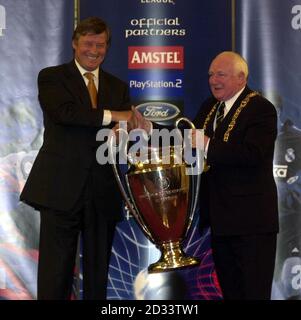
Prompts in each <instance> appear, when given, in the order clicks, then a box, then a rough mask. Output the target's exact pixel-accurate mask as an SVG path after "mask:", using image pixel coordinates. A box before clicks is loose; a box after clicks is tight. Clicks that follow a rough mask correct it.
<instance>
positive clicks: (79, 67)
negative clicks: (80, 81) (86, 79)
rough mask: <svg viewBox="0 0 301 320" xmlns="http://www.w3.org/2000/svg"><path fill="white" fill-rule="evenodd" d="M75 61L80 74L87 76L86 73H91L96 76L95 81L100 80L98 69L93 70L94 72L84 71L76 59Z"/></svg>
mask: <svg viewBox="0 0 301 320" xmlns="http://www.w3.org/2000/svg"><path fill="white" fill-rule="evenodd" d="M74 61H75V64H76V66H77V68H78V70H79V72H80V73H81V75H82V76H84V74H85V73H86V72H91V73H93V74H94V77H95V79H98V76H99V68H96V69H95V70H93V71H88V70H86V69H84V68H83V67H82V66H81V65H80V64H79V63H78V62H77V61H76V59H75V60H74Z"/></svg>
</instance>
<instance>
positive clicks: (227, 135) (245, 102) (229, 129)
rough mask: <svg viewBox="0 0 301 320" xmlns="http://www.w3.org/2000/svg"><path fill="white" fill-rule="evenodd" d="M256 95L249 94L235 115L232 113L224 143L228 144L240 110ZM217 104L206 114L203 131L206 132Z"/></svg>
mask: <svg viewBox="0 0 301 320" xmlns="http://www.w3.org/2000/svg"><path fill="white" fill-rule="evenodd" d="M257 95H260V93H259V92H257V91H254V92H251V93H249V94H248V95H247V96H246V97H245V98H244V99H243V100H242V102H241V103H240V106H239V107H238V108H237V109H236V111H235V113H234V115H233V117H232V119H231V121H230V123H229V125H228V129H227V131H226V132H225V134H224V139H223V140H224V142H228V140H229V136H230V133H231V131H232V130H233V129H234V127H235V125H236V120H237V118H238V116H239V114H240V113H241V111H242V109H243V108H244V107H246V105H247V104H248V102H249V101H250V99H251V98H253V97H255V96H257ZM219 103H220V102H219V101H218V102H217V103H216V104H215V105H214V106H213V107H212V109H211V110H210V112H209V113H208V115H207V117H206V119H205V122H204V125H203V129H204V131H205V130H206V128H207V125H208V122H209V121H210V119H211V117H212V115H213V113H214V112H215V110H216V108H217V106H218V104H219Z"/></svg>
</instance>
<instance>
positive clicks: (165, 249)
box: [148, 242, 200, 273]
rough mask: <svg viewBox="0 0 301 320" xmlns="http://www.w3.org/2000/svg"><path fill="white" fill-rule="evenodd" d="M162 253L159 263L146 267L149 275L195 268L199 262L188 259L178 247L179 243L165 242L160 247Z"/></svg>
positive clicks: (196, 259) (192, 258)
mask: <svg viewBox="0 0 301 320" xmlns="http://www.w3.org/2000/svg"><path fill="white" fill-rule="evenodd" d="M160 249H161V252H162V255H161V258H160V259H159V261H157V262H155V263H153V264H151V265H150V266H149V267H148V272H149V273H155V272H164V271H171V270H175V269H180V268H186V267H192V266H196V265H198V264H199V263H200V260H199V259H198V258H196V257H188V256H186V254H185V253H184V252H183V250H182V248H181V247H180V242H165V243H162V244H161V245H160Z"/></svg>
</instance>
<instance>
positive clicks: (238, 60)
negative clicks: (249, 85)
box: [215, 51, 249, 79]
mask: <svg viewBox="0 0 301 320" xmlns="http://www.w3.org/2000/svg"><path fill="white" fill-rule="evenodd" d="M219 56H228V57H231V58H232V60H233V63H234V65H235V69H236V71H238V72H243V74H244V75H245V78H246V79H248V76H249V68H248V63H247V61H246V59H244V58H243V57H242V56H241V55H240V54H239V53H237V52H234V51H223V52H221V53H220V54H218V55H217V56H216V57H215V58H217V57H219Z"/></svg>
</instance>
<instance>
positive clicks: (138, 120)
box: [128, 106, 153, 134]
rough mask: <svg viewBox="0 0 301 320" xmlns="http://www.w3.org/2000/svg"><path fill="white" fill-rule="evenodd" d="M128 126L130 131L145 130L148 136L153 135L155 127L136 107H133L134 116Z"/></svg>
mask: <svg viewBox="0 0 301 320" xmlns="http://www.w3.org/2000/svg"><path fill="white" fill-rule="evenodd" d="M128 126H129V127H128V130H133V129H142V130H145V131H146V133H147V134H150V133H151V130H152V127H153V126H152V123H151V121H149V120H147V119H146V118H144V117H143V115H142V114H141V113H140V112H139V111H138V110H137V109H136V108H135V107H134V106H132V114H131V118H130V119H129V121H128Z"/></svg>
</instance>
